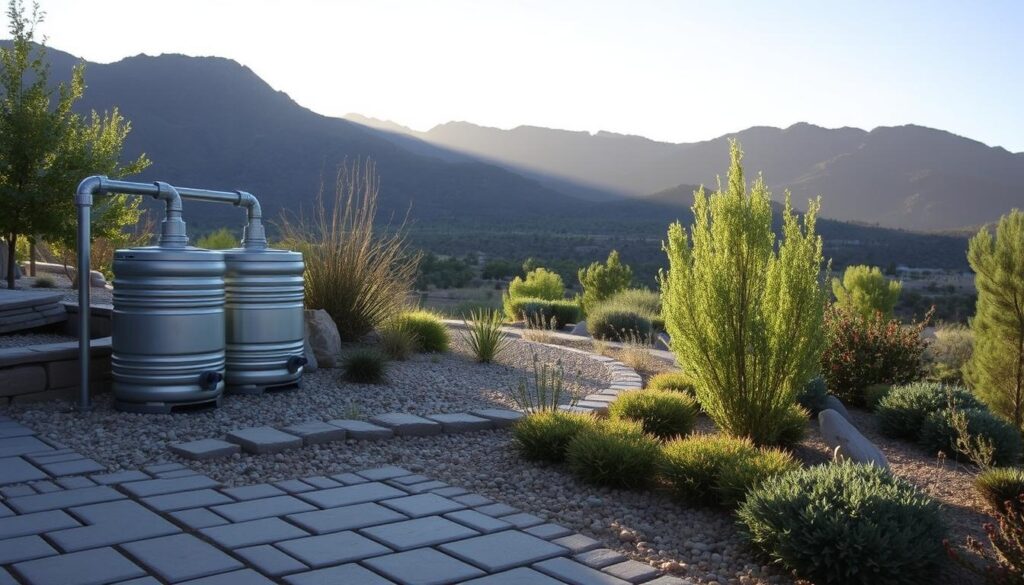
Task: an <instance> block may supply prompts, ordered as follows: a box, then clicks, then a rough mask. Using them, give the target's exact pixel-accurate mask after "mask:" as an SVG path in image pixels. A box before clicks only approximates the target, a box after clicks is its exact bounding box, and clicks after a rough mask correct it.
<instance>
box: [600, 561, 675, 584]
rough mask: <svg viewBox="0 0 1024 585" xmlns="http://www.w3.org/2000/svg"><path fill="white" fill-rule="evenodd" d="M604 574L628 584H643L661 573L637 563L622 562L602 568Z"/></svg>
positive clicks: (646, 565)
mask: <svg viewBox="0 0 1024 585" xmlns="http://www.w3.org/2000/svg"><path fill="white" fill-rule="evenodd" d="M604 572H605V573H608V574H609V575H614V576H616V577H618V578H619V579H622V580H623V581H629V582H630V583H643V582H644V581H650V580H651V579H653V578H655V577H657V576H658V574H659V573H661V571H659V570H657V569H655V568H654V567H652V566H650V565H648V564H646V563H641V562H639V561H633V560H628V561H622V562H621V563H616V564H614V565H611V566H609V567H605V568H604Z"/></svg>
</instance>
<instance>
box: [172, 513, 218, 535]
mask: <svg viewBox="0 0 1024 585" xmlns="http://www.w3.org/2000/svg"><path fill="white" fill-rule="evenodd" d="M171 517H172V518H174V519H175V520H177V521H178V522H180V523H182V524H184V525H185V526H188V527H189V528H191V529H192V530H199V529H200V528H209V527H211V526H220V525H222V524H227V523H228V521H227V520H225V519H224V518H223V517H222V516H218V515H216V514H214V513H213V512H211V511H209V510H207V509H206V508H195V509H193V510H179V511H177V512H171Z"/></svg>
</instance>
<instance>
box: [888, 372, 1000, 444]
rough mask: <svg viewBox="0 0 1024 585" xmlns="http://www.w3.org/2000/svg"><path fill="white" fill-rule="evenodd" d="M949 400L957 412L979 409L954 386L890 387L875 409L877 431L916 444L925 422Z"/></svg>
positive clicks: (945, 405)
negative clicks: (957, 409)
mask: <svg viewBox="0 0 1024 585" xmlns="http://www.w3.org/2000/svg"><path fill="white" fill-rule="evenodd" d="M951 400H952V405H953V406H954V407H956V408H959V409H973V408H980V407H981V406H982V405H981V403H980V402H978V400H977V399H976V398H975V397H974V396H973V395H972V394H971V393H970V392H968V391H967V390H964V389H963V388H960V387H958V386H944V385H942V384H935V383H932V382H918V383H915V384H907V385H904V386H894V387H893V388H892V390H890V391H889V393H888V394H887V395H886V396H885V398H882V399H881V400H880V401H879V402H878V406H877V408H876V409H875V412H876V413H877V414H878V425H879V430H880V431H881V432H882V434H883V435H885V436H887V437H892V438H894V439H906V440H909V441H913V440H916V439H917V437H918V436H919V433H920V431H921V427H922V426H923V425H924V422H925V419H926V418H928V416H929V415H930V414H932V413H934V412H939V411H941V410H944V409H946V408H948V407H949V405H950V401H951Z"/></svg>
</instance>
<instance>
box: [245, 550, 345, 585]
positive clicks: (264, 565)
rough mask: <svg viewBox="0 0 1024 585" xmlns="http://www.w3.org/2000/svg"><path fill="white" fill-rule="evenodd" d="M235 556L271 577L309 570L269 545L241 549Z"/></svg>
mask: <svg viewBox="0 0 1024 585" xmlns="http://www.w3.org/2000/svg"><path fill="white" fill-rule="evenodd" d="M235 554H237V555H238V556H240V557H242V558H243V559H245V561H246V562H247V563H249V564H250V565H252V566H253V567H256V568H257V569H259V570H260V571H261V572H262V573H265V574H267V575H270V576H271V577H280V576H281V575H287V574H288V573H297V572H299V571H305V570H306V569H308V568H309V567H307V566H306V565H304V564H302V563H300V562H299V561H297V560H295V559H293V558H292V557H290V556H288V555H286V554H284V553H283V552H281V551H280V550H278V549H276V548H274V547H272V546H270V545H269V544H261V545H259V546H250V547H248V548H240V549H237V550H235ZM339 582H340V581H339Z"/></svg>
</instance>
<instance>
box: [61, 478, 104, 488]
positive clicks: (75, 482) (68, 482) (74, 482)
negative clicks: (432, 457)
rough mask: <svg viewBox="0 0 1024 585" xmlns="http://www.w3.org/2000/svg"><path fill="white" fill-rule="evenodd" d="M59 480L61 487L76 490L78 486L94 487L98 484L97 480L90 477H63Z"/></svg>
mask: <svg viewBox="0 0 1024 585" xmlns="http://www.w3.org/2000/svg"><path fill="white" fill-rule="evenodd" d="M56 481H57V484H58V485H60V487H62V488H64V489H66V490H76V489H78V488H85V487H92V486H94V485H96V482H94V481H93V480H91V479H89V478H88V477H81V476H74V477H62V478H60V479H58V480H56Z"/></svg>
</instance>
